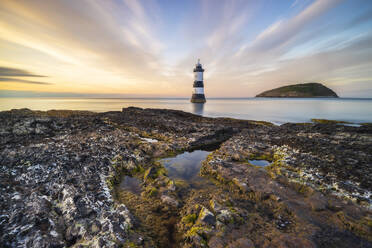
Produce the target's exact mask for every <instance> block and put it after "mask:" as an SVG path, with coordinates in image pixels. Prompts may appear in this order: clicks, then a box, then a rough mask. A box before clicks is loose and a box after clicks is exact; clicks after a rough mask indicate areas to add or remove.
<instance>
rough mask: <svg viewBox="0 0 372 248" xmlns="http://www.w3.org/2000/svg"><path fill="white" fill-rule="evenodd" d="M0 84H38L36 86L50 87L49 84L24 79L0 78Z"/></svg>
mask: <svg viewBox="0 0 372 248" xmlns="http://www.w3.org/2000/svg"><path fill="white" fill-rule="evenodd" d="M0 82H10V83H23V84H38V85H51V83H46V82H38V81H30V80H25V79H17V78H6V77H0Z"/></svg>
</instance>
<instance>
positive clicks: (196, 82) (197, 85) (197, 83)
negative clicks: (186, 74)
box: [193, 81, 204, 88]
mask: <svg viewBox="0 0 372 248" xmlns="http://www.w3.org/2000/svg"><path fill="white" fill-rule="evenodd" d="M193 87H194V88H199V87H204V83H203V81H194V85H193Z"/></svg>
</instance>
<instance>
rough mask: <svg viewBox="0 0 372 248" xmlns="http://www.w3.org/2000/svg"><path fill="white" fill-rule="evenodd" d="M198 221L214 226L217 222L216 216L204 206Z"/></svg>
mask: <svg viewBox="0 0 372 248" xmlns="http://www.w3.org/2000/svg"><path fill="white" fill-rule="evenodd" d="M197 222H198V223H201V224H204V225H209V226H214V225H215V224H216V217H215V216H214V215H213V213H212V212H211V211H209V210H208V209H207V208H206V207H202V209H201V210H200V213H199V217H198V220H197Z"/></svg>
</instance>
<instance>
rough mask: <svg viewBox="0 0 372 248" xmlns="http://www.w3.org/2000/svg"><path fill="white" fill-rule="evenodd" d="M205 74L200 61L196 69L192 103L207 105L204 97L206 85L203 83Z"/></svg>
mask: <svg viewBox="0 0 372 248" xmlns="http://www.w3.org/2000/svg"><path fill="white" fill-rule="evenodd" d="M203 72H204V69H203V68H202V65H201V64H200V59H198V63H197V64H196V66H195V69H194V90H193V92H192V97H191V102H194V103H205V102H206V100H205V95H204V83H203Z"/></svg>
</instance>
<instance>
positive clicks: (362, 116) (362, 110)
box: [0, 98, 372, 124]
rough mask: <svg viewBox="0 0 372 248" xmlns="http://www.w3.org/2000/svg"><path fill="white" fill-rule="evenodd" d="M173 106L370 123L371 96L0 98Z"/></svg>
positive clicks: (43, 106)
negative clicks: (195, 100)
mask: <svg viewBox="0 0 372 248" xmlns="http://www.w3.org/2000/svg"><path fill="white" fill-rule="evenodd" d="M129 106H135V107H141V108H164V109H177V110H183V111H186V112H191V113H195V114H199V115H203V116H210V117H232V118H238V119H246V120H263V121H270V122H274V123H278V124H281V123H285V122H309V121H310V119H311V118H322V119H331V120H342V121H350V122H355V123H362V122H372V99H356V98H339V99H331V98H329V99H325V98H317V99H314V98H304V99H293V98H241V99H207V103H205V104H192V103H190V101H189V99H169V98H168V99H164V98H163V99H155V98H151V99H150V98H145V99H139V98H138V99H101V98H100V99H97V98H94V99H93V98H89V99H87V98H85V99H79V98H0V110H9V109H13V108H29V109H32V110H50V109H72V110H90V111H97V112H104V111H120V110H121V109H122V108H123V107H129Z"/></svg>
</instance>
